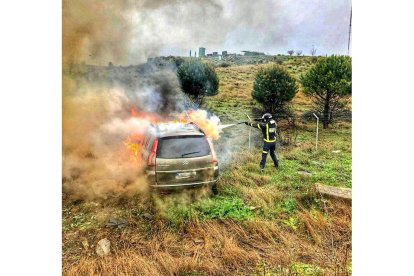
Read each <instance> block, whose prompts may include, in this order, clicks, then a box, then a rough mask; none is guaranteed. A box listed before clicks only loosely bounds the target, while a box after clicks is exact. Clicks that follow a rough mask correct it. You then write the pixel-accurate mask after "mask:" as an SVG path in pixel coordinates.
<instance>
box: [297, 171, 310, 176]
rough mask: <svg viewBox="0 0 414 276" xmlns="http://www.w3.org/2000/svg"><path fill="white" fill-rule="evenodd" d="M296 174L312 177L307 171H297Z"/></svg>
mask: <svg viewBox="0 0 414 276" xmlns="http://www.w3.org/2000/svg"><path fill="white" fill-rule="evenodd" d="M298 174H300V175H303V176H312V174H311V173H310V172H307V171H298Z"/></svg>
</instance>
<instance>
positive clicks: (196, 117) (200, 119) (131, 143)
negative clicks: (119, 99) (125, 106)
mask: <svg viewBox="0 0 414 276" xmlns="http://www.w3.org/2000/svg"><path fill="white" fill-rule="evenodd" d="M129 111H130V114H131V116H132V117H133V118H138V119H140V120H145V121H148V122H150V123H152V124H157V123H165V122H169V123H182V124H186V123H190V122H193V123H195V124H196V125H197V126H198V127H199V128H201V129H202V130H203V132H204V133H205V134H206V136H207V137H209V138H211V139H213V140H217V139H218V138H219V128H218V125H219V122H220V120H219V119H218V117H215V116H213V117H209V116H208V113H207V111H205V110H189V111H187V112H184V113H180V114H175V115H173V118H172V119H171V120H169V121H167V120H165V119H162V118H160V117H159V116H158V115H154V114H148V113H140V112H138V111H137V110H136V109H135V108H131V109H130V110H129ZM174 117H175V118H174ZM146 131H147V130H145V131H142V130H141V131H140V133H141V134H138V133H133V134H131V135H129V136H128V137H126V138H125V140H124V141H123V143H124V145H125V149H126V153H127V156H128V158H129V159H130V160H131V161H132V162H134V163H136V164H137V165H141V164H142V162H143V160H142V159H141V149H142V146H141V145H142V142H143V140H144V135H145V133H146Z"/></svg>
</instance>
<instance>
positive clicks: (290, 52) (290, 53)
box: [287, 50, 295, 56]
mask: <svg viewBox="0 0 414 276" xmlns="http://www.w3.org/2000/svg"><path fill="white" fill-rule="evenodd" d="M287 53H288V54H289V56H291V55H293V54H294V53H295V51H293V50H289V51H287Z"/></svg>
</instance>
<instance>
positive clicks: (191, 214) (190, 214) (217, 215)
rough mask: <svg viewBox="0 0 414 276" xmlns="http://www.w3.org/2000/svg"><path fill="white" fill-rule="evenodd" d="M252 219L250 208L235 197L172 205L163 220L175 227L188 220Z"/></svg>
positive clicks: (220, 197)
mask: <svg viewBox="0 0 414 276" xmlns="http://www.w3.org/2000/svg"><path fill="white" fill-rule="evenodd" d="M252 217H253V213H252V211H251V210H250V208H249V206H247V205H246V204H245V203H244V202H243V200H242V199H240V198H238V197H235V196H217V197H212V198H205V199H202V200H200V201H196V202H193V203H189V204H188V203H183V204H172V205H170V206H168V207H167V208H166V211H165V212H163V218H164V219H166V220H168V221H170V222H171V223H172V224H174V225H178V224H181V223H183V222H185V221H188V220H210V219H221V220H223V219H229V220H233V221H244V220H248V219H250V218H252Z"/></svg>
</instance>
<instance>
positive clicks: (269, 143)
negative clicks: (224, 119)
mask: <svg viewBox="0 0 414 276" xmlns="http://www.w3.org/2000/svg"><path fill="white" fill-rule="evenodd" d="M261 119H262V121H263V123H250V122H244V123H245V124H246V125H248V126H251V127H255V128H256V127H257V128H258V129H260V130H261V131H262V133H263V141H264V143H263V151H262V160H261V161H260V170H261V171H263V170H264V167H265V164H266V158H267V154H268V153H269V152H270V156H271V157H272V160H273V163H274V164H275V167H276V168H278V167H279V161H278V160H277V157H276V154H275V150H276V121H275V120H273V119H272V115H271V114H270V113H266V114H264V115H263V116H262V118H261Z"/></svg>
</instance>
